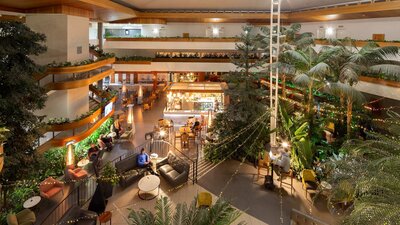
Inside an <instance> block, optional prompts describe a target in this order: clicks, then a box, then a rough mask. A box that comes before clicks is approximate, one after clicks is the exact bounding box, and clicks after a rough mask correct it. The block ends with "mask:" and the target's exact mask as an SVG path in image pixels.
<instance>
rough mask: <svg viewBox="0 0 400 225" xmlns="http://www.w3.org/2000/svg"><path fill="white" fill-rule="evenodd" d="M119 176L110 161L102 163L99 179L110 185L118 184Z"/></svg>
mask: <svg viewBox="0 0 400 225" xmlns="http://www.w3.org/2000/svg"><path fill="white" fill-rule="evenodd" d="M119 180H120V177H119V176H118V174H117V169H116V168H115V166H113V164H112V163H111V162H107V163H106V165H104V168H103V170H102V171H101V176H100V177H99V181H101V182H105V183H109V184H111V185H116V184H118V182H119Z"/></svg>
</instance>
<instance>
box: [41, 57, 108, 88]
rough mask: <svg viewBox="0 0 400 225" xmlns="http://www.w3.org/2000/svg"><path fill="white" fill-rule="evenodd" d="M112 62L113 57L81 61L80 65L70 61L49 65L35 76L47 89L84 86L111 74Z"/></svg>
mask: <svg viewBox="0 0 400 225" xmlns="http://www.w3.org/2000/svg"><path fill="white" fill-rule="evenodd" d="M114 62H115V57H107V58H104V57H103V58H101V57H100V58H98V60H96V61H94V60H87V61H83V62H81V63H80V64H81V65H71V63H64V64H61V65H55V66H52V65H50V67H48V68H47V70H46V72H45V73H43V74H39V75H37V76H36V80H37V81H38V84H39V85H40V86H42V87H44V88H45V89H46V90H47V91H51V90H66V89H73V88H79V87H84V86H88V85H90V84H91V83H93V82H96V81H98V80H101V79H103V78H104V77H107V76H110V75H113V74H114V70H113V69H112V64H113V63H114ZM78 64H79V63H78Z"/></svg>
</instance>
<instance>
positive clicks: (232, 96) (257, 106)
mask: <svg viewBox="0 0 400 225" xmlns="http://www.w3.org/2000/svg"><path fill="white" fill-rule="evenodd" d="M239 38H240V41H239V42H238V43H236V49H237V52H238V53H237V57H236V58H231V61H232V63H233V64H234V65H236V66H237V71H235V72H230V73H229V74H226V75H224V76H223V79H224V81H225V82H226V83H227V86H228V88H227V89H226V90H225V92H224V94H225V95H226V96H227V98H229V104H228V105H227V107H226V108H225V109H224V111H223V112H221V113H218V114H217V115H216V118H215V119H214V121H213V125H212V128H211V129H212V132H213V133H214V134H216V135H217V136H218V137H219V140H225V139H226V138H229V137H233V136H235V134H237V133H238V132H239V131H240V130H241V129H242V128H243V127H246V126H248V125H249V124H250V123H252V122H254V121H255V120H256V119H258V118H260V116H261V115H263V114H265V113H266V112H267V111H268V107H267V101H266V99H265V95H266V91H265V89H264V88H263V87H262V85H261V82H260V79H261V78H262V76H265V74H262V73H256V72H254V71H255V70H256V69H258V68H260V67H261V66H262V65H263V64H264V63H265V62H264V61H263V60H262V59H258V58H255V59H254V57H252V56H253V55H256V54H257V53H258V42H257V40H256V35H254V31H253V27H250V26H247V27H244V28H243V33H242V34H241V35H240V37H239ZM264 78H265V77H264ZM265 121H267V118H265V119H263V120H262V123H264V122H265ZM254 129H258V130H257V131H256V132H255V134H259V133H260V132H261V133H263V137H266V136H267V134H268V127H267V125H265V126H255V128H252V129H248V130H247V131H246V132H244V133H243V134H241V135H240V136H239V137H237V138H236V139H234V140H230V141H229V142H225V143H220V144H210V145H208V146H206V156H207V158H208V159H210V160H215V161H218V160H222V159H223V158H225V157H227V156H230V155H232V154H231V153H232V152H233V151H234V150H235V149H236V147H237V146H239V145H240V144H241V143H243V141H244V140H245V139H246V138H247V137H248V136H249V135H250V134H251V133H252V132H253V131H254ZM267 141H268V140H265V139H257V141H256V143H255V144H252V143H251V142H247V143H245V144H244V145H243V146H241V148H240V149H239V150H238V151H236V152H235V153H234V154H233V155H232V156H233V157H234V158H241V157H243V156H244V155H250V158H253V159H255V158H256V157H257V155H258V151H259V149H262V148H263V146H264V144H265V143H266V142H267ZM217 148H218V149H219V150H218V151H216V150H215V149H217Z"/></svg>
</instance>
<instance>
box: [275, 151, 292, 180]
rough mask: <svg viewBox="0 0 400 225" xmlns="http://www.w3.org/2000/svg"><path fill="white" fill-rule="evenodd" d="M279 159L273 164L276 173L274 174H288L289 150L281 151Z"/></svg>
mask: <svg viewBox="0 0 400 225" xmlns="http://www.w3.org/2000/svg"><path fill="white" fill-rule="evenodd" d="M281 152H282V153H281V158H280V159H278V160H276V162H275V163H274V167H275V168H274V169H275V171H276V174H277V175H278V176H279V175H280V174H281V172H283V173H289V171H290V156H289V150H288V149H286V148H285V149H284V150H283V151H282V150H281Z"/></svg>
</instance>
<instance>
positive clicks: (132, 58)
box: [117, 55, 153, 61]
mask: <svg viewBox="0 0 400 225" xmlns="http://www.w3.org/2000/svg"><path fill="white" fill-rule="evenodd" d="M152 60H153V58H151V57H146V56H138V55H133V56H124V57H117V61H152Z"/></svg>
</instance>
